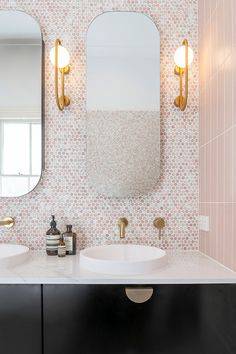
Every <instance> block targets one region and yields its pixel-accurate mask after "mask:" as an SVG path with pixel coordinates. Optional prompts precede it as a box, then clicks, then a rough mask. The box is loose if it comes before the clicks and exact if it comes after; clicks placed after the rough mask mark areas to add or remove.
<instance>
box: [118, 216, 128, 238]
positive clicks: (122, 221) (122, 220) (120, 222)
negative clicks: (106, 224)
mask: <svg viewBox="0 0 236 354" xmlns="http://www.w3.org/2000/svg"><path fill="white" fill-rule="evenodd" d="M127 225H128V220H127V219H126V218H120V219H119V220H118V226H119V227H120V238H121V239H123V238H125V228H126V226H127Z"/></svg>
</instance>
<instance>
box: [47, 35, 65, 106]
mask: <svg viewBox="0 0 236 354" xmlns="http://www.w3.org/2000/svg"><path fill="white" fill-rule="evenodd" d="M50 59H51V62H52V64H53V65H54V66H55V95H56V102H57V106H58V108H59V109H60V111H63V110H64V108H65V107H67V106H69V104H70V98H69V97H68V96H66V95H65V93H64V87H65V84H64V76H65V75H66V74H69V72H70V67H69V62H70V55H69V53H68V51H67V49H66V48H64V47H63V46H62V45H61V41H60V39H56V41H55V47H54V48H52V50H51V52H50ZM59 71H60V73H61V96H60V97H59V94H58V87H59V85H58V72H59Z"/></svg>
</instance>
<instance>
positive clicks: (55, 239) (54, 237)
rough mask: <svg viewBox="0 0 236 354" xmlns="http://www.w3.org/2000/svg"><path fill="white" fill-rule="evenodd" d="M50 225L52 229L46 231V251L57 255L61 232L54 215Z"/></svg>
mask: <svg viewBox="0 0 236 354" xmlns="http://www.w3.org/2000/svg"><path fill="white" fill-rule="evenodd" d="M50 226H51V227H50V229H49V230H48V231H47V233H46V252H47V254H48V255H49V256H57V254H58V246H59V243H60V235H61V233H60V231H59V230H58V229H57V223H56V221H55V216H54V215H52V221H51V222H50Z"/></svg>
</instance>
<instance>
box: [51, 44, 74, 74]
mask: <svg viewBox="0 0 236 354" xmlns="http://www.w3.org/2000/svg"><path fill="white" fill-rule="evenodd" d="M50 60H51V62H52V64H53V65H54V66H55V47H54V48H52V49H51V51H50ZM69 63H70V54H69V53H68V50H67V49H66V48H65V47H63V46H62V45H59V46H58V67H59V68H60V69H62V68H65V67H66V66H68V65H69Z"/></svg>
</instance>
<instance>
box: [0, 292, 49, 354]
mask: <svg viewBox="0 0 236 354" xmlns="http://www.w3.org/2000/svg"><path fill="white" fill-rule="evenodd" d="M41 303H42V301H41V285H0V353H1V354H42V321H41V314H42V306H41Z"/></svg>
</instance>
